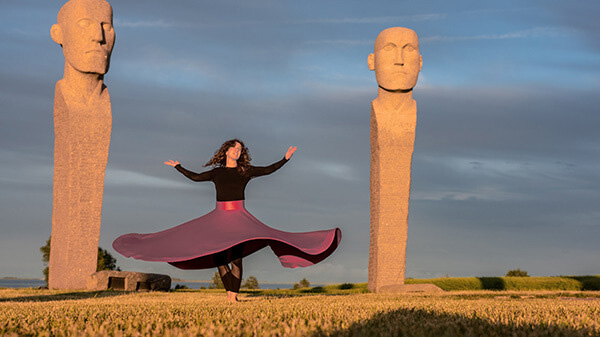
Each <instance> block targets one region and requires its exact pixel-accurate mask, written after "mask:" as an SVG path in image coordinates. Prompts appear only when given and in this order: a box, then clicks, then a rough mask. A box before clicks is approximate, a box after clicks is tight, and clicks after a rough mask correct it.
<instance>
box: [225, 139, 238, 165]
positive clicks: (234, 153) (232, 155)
mask: <svg viewBox="0 0 600 337" xmlns="http://www.w3.org/2000/svg"><path fill="white" fill-rule="evenodd" d="M241 154H242V145H241V144H240V143H238V142H236V143H235V146H232V147H230V148H229V149H228V150H227V158H229V159H232V160H235V161H237V160H238V159H239V158H240V155H241Z"/></svg>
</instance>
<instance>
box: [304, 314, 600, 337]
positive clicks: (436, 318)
mask: <svg viewBox="0 0 600 337" xmlns="http://www.w3.org/2000/svg"><path fill="white" fill-rule="evenodd" d="M594 335H595V332H594V331H591V330H588V329H585V328H579V329H578V328H575V327H569V326H562V325H547V324H544V323H539V324H526V325H521V326H517V325H515V324H502V323H492V322H490V321H489V320H487V319H485V318H480V317H477V316H475V315H472V316H463V315H457V314H445V313H432V312H429V311H427V310H423V309H398V310H394V311H390V312H385V313H378V314H376V315H374V316H373V317H371V318H370V319H368V320H366V321H362V322H358V323H354V324H352V325H351V326H349V327H348V328H347V329H341V330H333V331H319V332H317V333H315V334H313V336H315V337H316V336H594Z"/></svg>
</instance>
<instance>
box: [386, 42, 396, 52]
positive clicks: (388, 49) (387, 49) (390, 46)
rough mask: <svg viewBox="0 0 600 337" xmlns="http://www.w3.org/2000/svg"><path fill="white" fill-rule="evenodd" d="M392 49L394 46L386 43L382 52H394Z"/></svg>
mask: <svg viewBox="0 0 600 337" xmlns="http://www.w3.org/2000/svg"><path fill="white" fill-rule="evenodd" d="M394 48H396V45H395V44H393V43H388V44H386V45H385V46H383V50H385V51H392V50H394Z"/></svg>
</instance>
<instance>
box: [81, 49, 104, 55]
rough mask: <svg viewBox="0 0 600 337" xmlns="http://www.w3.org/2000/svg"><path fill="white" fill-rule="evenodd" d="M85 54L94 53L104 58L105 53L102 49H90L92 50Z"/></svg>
mask: <svg viewBox="0 0 600 337" xmlns="http://www.w3.org/2000/svg"><path fill="white" fill-rule="evenodd" d="M85 53H86V54H94V53H99V54H102V55H104V56H106V52H105V51H104V50H102V49H92V50H88V51H86V52H85Z"/></svg>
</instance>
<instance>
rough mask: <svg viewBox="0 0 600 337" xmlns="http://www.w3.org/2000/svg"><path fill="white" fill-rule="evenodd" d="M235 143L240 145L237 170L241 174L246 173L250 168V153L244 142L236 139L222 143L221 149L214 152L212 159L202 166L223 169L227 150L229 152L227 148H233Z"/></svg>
mask: <svg viewBox="0 0 600 337" xmlns="http://www.w3.org/2000/svg"><path fill="white" fill-rule="evenodd" d="M235 143H240V145H241V146H242V151H241V153H240V158H239V159H238V161H237V169H238V171H240V172H241V173H244V172H246V171H247V170H248V168H250V161H251V160H252V158H251V157H250V151H249V150H248V148H247V147H246V145H244V142H242V141H241V140H239V139H237V138H235V139H230V140H228V141H226V142H225V143H223V145H221V147H220V148H219V149H218V150H217V151H215V154H214V155H213V157H212V158H211V159H210V160H209V161H208V163H206V164H204V166H205V167H206V166H216V167H225V165H226V164H227V150H229V148H231V147H235Z"/></svg>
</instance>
